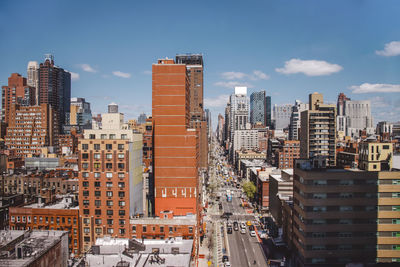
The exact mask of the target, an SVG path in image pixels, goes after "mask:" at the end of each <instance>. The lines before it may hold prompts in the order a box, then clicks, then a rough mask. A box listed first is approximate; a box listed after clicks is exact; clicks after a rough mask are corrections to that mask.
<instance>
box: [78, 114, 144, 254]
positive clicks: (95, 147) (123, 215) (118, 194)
mask: <svg viewBox="0 0 400 267" xmlns="http://www.w3.org/2000/svg"><path fill="white" fill-rule="evenodd" d="M103 115H104V114H103ZM113 115H114V114H113ZM117 115H118V113H117ZM122 121H123V118H122ZM142 139H143V137H142V135H141V134H135V133H133V131H132V130H125V129H122V124H118V123H114V122H111V121H110V120H103V129H100V130H85V131H84V134H83V138H81V139H79V144H78V149H79V207H80V213H79V214H80V223H81V226H82V230H83V233H82V236H83V237H82V238H83V240H82V244H83V250H84V251H87V250H88V249H89V248H90V246H91V245H92V244H94V242H95V241H96V239H97V238H99V237H103V236H105V235H109V236H112V237H125V238H129V233H130V232H129V218H130V217H131V216H136V215H139V214H145V213H146V211H145V210H144V207H145V205H144V204H145V197H144V196H143V195H144V190H143V177H142V146H143V140H142Z"/></svg>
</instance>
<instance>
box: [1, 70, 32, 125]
mask: <svg viewBox="0 0 400 267" xmlns="http://www.w3.org/2000/svg"><path fill="white" fill-rule="evenodd" d="M1 97H2V106H1V119H2V121H3V122H5V123H9V121H10V118H9V117H10V116H11V115H12V114H11V113H10V112H11V108H12V105H13V104H16V105H18V106H31V105H34V104H35V101H36V100H35V88H33V87H31V86H28V85H27V82H26V78H24V77H22V76H21V75H20V74H18V73H13V74H11V76H10V77H9V78H8V85H7V86H2V93H1Z"/></svg>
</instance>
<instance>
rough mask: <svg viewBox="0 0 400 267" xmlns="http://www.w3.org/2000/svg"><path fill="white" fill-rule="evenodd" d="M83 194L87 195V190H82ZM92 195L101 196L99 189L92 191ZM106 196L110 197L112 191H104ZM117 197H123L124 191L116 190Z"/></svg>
mask: <svg viewBox="0 0 400 267" xmlns="http://www.w3.org/2000/svg"><path fill="white" fill-rule="evenodd" d="M83 196H84V197H88V196H89V191H87V190H84V191H83ZM94 196H95V197H101V191H94ZM106 196H107V197H112V196H113V191H106ZM118 197H125V192H124V191H120V192H118Z"/></svg>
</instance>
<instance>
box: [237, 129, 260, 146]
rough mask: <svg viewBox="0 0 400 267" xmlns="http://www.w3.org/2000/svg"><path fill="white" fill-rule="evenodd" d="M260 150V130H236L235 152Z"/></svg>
mask: <svg viewBox="0 0 400 267" xmlns="http://www.w3.org/2000/svg"><path fill="white" fill-rule="evenodd" d="M257 148H258V130H256V129H253V130H250V129H248V130H236V131H235V134H234V138H233V151H237V150H241V149H245V150H252V149H257Z"/></svg>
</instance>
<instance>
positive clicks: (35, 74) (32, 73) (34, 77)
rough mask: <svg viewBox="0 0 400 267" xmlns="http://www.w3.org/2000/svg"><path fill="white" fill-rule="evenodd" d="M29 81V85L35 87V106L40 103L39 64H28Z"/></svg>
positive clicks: (32, 62)
mask: <svg viewBox="0 0 400 267" xmlns="http://www.w3.org/2000/svg"><path fill="white" fill-rule="evenodd" d="M27 73H28V80H27V84H28V85H29V86H31V87H35V104H38V103H39V64H38V63H37V62H36V61H29V62H28V69H27Z"/></svg>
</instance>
